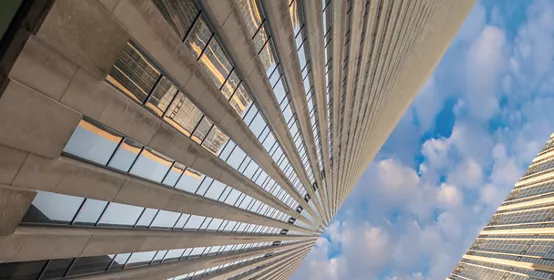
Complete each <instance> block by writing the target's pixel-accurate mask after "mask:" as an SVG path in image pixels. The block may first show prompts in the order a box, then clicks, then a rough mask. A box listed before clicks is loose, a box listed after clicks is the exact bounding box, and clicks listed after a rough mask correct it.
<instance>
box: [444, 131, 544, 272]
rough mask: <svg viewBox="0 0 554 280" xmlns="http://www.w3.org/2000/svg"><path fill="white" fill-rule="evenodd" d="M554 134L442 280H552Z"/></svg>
mask: <svg viewBox="0 0 554 280" xmlns="http://www.w3.org/2000/svg"><path fill="white" fill-rule="evenodd" d="M553 156H554V134H552V135H551V136H550V139H549V140H548V141H547V142H546V144H545V145H544V147H543V148H542V150H541V151H540V152H539V154H538V155H537V157H535V159H533V162H532V163H531V165H530V166H529V168H528V169H527V171H526V172H525V173H524V174H523V176H522V177H521V179H520V180H519V181H518V182H517V183H516V184H515V186H514V188H513V189H512V192H511V193H510V194H509V195H508V197H507V198H506V200H504V202H502V204H501V205H500V206H499V207H498V209H497V210H496V213H494V215H493V216H492V218H491V220H490V221H489V223H488V224H487V225H486V226H485V228H484V229H483V230H482V231H481V232H479V236H478V237H477V239H476V240H475V242H473V244H472V245H471V247H470V248H469V249H468V250H467V252H466V253H465V254H464V255H463V257H462V259H461V261H460V262H459V263H458V264H457V265H456V267H455V269H454V271H453V272H452V273H451V274H450V277H449V278H447V279H514V280H515V279H517V280H520V279H521V280H523V279H525V280H528V279H533V280H542V279H554V199H553V198H554V192H553V191H554V169H552V167H554V161H553V159H554V158H553Z"/></svg>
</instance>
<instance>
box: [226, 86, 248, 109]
mask: <svg viewBox="0 0 554 280" xmlns="http://www.w3.org/2000/svg"><path fill="white" fill-rule="evenodd" d="M229 104H230V105H231V106H232V107H233V109H235V111H236V112H237V114H239V115H240V116H241V117H244V114H245V113H246V112H247V111H248V108H250V105H251V104H252V99H250V95H249V94H248V92H247V91H246V88H245V87H244V85H243V84H242V83H241V84H240V86H239V87H238V88H237V90H236V91H235V94H234V95H233V97H231V99H230V100H229Z"/></svg>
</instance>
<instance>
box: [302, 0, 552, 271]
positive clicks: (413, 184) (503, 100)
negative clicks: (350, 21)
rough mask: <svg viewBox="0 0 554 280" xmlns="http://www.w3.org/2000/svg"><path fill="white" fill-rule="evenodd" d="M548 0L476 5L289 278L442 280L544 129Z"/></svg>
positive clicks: (548, 87) (547, 121) (548, 98)
mask: <svg viewBox="0 0 554 280" xmlns="http://www.w3.org/2000/svg"><path fill="white" fill-rule="evenodd" d="M553 59H554V1H551V0H537V1H530V0H529V1H528V0H497V1H493V0H483V1H479V2H478V3H477V5H476V6H475V7H474V9H473V10H472V12H471V13H470V15H469V16H468V18H467V19H466V22H465V23H464V25H463V27H462V29H461V30H460V31H459V33H458V35H457V37H456V39H455V40H454V42H453V43H452V45H451V46H450V49H449V50H448V52H447V53H446V55H445V56H444V58H443V59H442V61H441V63H440V64H439V66H438V67H437V69H436V71H435V72H434V73H433V75H432V76H431V77H430V79H429V81H427V83H426V85H425V87H424V88H423V89H422V91H421V93H420V94H419V96H418V97H417V98H416V100H415V102H414V103H413V105H412V106H411V107H410V108H409V109H408V111H406V114H405V115H404V117H403V119H402V120H401V121H400V123H399V124H398V125H397V127H396V129H395V131H394V132H393V133H392V134H391V136H390V137H389V139H388V140H387V142H386V144H385V145H384V146H383V148H382V149H381V151H380V152H379V154H378V155H377V157H376V158H375V160H374V161H373V163H372V164H371V165H370V166H369V167H368V169H367V170H366V171H365V173H364V175H363V176H362V178H361V179H360V182H358V184H357V186H356V188H355V190H354V191H353V193H352V194H351V195H350V197H349V198H348V200H347V201H346V202H345V203H344V204H343V207H342V209H341V211H340V212H339V213H338V214H337V216H336V217H335V219H334V221H333V222H332V224H331V225H330V226H329V227H328V228H327V230H326V232H325V234H324V237H322V238H320V239H319V240H318V242H317V243H316V246H315V248H314V249H313V250H312V252H311V253H310V254H309V256H308V257H307V259H306V260H305V261H304V262H303V264H302V266H301V267H300V269H299V270H298V271H297V273H296V274H295V276H294V277H293V279H294V280H300V279H341V280H342V279H364V280H365V279H386V280H393V279H394V280H408V279H432V280H435V279H444V278H445V277H446V276H448V273H449V272H450V271H451V270H452V269H453V268H454V265H455V263H456V262H457V261H458V260H459V259H460V257H461V256H462V254H463V253H464V252H465V250H466V249H467V247H469V245H470V244H471V242H472V241H473V239H475V237H476V236H477V233H478V232H479V230H480V229H481V227H482V226H483V225H484V224H485V223H486V222H487V221H488V220H489V218H490V217H491V215H492V213H494V210H495V209H496V207H497V206H498V205H499V204H500V202H501V201H502V200H503V199H504V198H505V197H506V195H507V194H508V193H509V191H510V189H511V188H512V186H513V184H514V183H515V182H516V181H517V180H518V178H519V177H520V176H521V175H522V174H523V172H524V171H525V169H526V167H527V165H528V164H529V162H530V161H531V160H532V158H533V157H534V155H536V153H537V152H538V151H539V149H540V148H541V147H542V146H543V144H544V142H545V141H546V139H547V138H548V135H550V134H551V133H552V132H554V63H553Z"/></svg>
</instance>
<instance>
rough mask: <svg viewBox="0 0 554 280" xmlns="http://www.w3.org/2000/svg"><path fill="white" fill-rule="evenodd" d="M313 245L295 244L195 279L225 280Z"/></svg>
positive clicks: (291, 255) (292, 255)
mask: <svg viewBox="0 0 554 280" xmlns="http://www.w3.org/2000/svg"><path fill="white" fill-rule="evenodd" d="M312 245H313V244H308V245H304V246H295V248H293V249H290V250H287V251H284V252H281V253H278V254H275V255H273V256H271V258H263V259H259V260H254V261H250V262H245V263H243V264H240V265H238V266H235V267H228V268H225V269H222V270H221V271H220V272H218V273H214V274H211V275H205V276H203V277H200V278H198V279H195V280H225V279H228V278H229V277H232V276H233V275H235V274H238V273H241V272H243V271H245V270H249V269H252V268H255V267H258V266H261V265H265V264H268V263H273V262H275V261H277V262H280V261H282V260H285V259H290V258H295V257H296V256H297V255H300V254H302V253H303V252H304V251H307V250H309V248H311V246H312Z"/></svg>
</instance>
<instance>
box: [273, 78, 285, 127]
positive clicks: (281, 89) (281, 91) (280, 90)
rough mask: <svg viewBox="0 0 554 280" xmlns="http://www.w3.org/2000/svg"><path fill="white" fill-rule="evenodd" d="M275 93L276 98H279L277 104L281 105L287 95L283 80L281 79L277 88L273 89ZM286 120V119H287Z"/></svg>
mask: <svg viewBox="0 0 554 280" xmlns="http://www.w3.org/2000/svg"><path fill="white" fill-rule="evenodd" d="M273 93H274V94H275V98H277V102H279V103H281V101H282V100H283V98H285V96H286V95H287V93H286V92H285V86H284V85H283V79H282V78H281V79H279V81H278V82H277V84H276V85H275V87H274V88H273ZM285 120H286V119H285Z"/></svg>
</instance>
